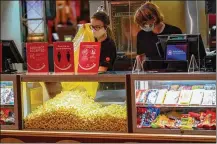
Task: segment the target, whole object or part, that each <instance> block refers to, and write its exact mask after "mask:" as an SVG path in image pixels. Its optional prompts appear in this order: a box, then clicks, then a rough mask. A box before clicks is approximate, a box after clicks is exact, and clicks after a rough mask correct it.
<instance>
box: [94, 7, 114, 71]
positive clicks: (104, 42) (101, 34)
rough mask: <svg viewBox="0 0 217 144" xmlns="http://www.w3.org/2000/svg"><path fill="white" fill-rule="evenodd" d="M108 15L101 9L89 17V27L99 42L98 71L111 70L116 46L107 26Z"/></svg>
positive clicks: (108, 21)
mask: <svg viewBox="0 0 217 144" xmlns="http://www.w3.org/2000/svg"><path fill="white" fill-rule="evenodd" d="M109 24H110V20H109V16H108V15H107V14H106V13H105V12H102V11H98V12H96V13H95V14H94V15H93V16H92V17H91V24H90V25H91V29H92V30H93V35H94V37H95V41H96V42H101V51H100V64H99V70H98V71H99V72H106V71H108V70H112V68H113V64H114V62H115V59H116V46H115V42H114V41H113V39H112V38H113V36H112V32H111V29H110V28H109Z"/></svg>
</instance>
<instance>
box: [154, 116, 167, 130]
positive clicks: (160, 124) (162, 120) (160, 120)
mask: <svg viewBox="0 0 217 144" xmlns="http://www.w3.org/2000/svg"><path fill="white" fill-rule="evenodd" d="M168 122H169V118H168V117H167V116H166V115H159V116H158V117H157V118H156V119H155V120H154V121H153V122H152V123H151V127H152V128H165V126H166V125H167V124H168Z"/></svg>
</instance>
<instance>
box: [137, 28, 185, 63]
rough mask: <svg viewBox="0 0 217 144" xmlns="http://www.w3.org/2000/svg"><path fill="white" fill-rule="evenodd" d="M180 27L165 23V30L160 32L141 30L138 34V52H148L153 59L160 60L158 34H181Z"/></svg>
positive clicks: (148, 55) (147, 54)
mask: <svg viewBox="0 0 217 144" xmlns="http://www.w3.org/2000/svg"><path fill="white" fill-rule="evenodd" d="M181 33H182V31H181V29H180V28H178V27H175V26H172V25H169V24H165V28H164V30H163V31H162V32H161V33H160V34H155V33H153V32H152V31H151V32H145V31H143V30H141V31H139V33H138V34H137V54H138V55H140V54H144V53H145V54H146V56H147V57H149V58H150V59H151V60H159V59H160V56H159V54H158V51H157V47H156V43H157V42H158V38H157V35H165V34H181Z"/></svg>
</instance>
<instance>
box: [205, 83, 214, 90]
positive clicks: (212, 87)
mask: <svg viewBox="0 0 217 144" xmlns="http://www.w3.org/2000/svg"><path fill="white" fill-rule="evenodd" d="M204 89H205V90H215V89H216V85H215V84H206V85H205V86H204Z"/></svg>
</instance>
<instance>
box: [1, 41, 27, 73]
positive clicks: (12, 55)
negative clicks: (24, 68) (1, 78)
mask: <svg viewBox="0 0 217 144" xmlns="http://www.w3.org/2000/svg"><path fill="white" fill-rule="evenodd" d="M0 42H1V43H2V71H3V73H4V72H6V73H10V72H15V71H16V70H14V69H13V68H12V67H11V64H12V63H24V60H23V58H22V56H21V55H20V53H19V51H18V49H17V46H16V44H15V43H14V41H13V40H0Z"/></svg>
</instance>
